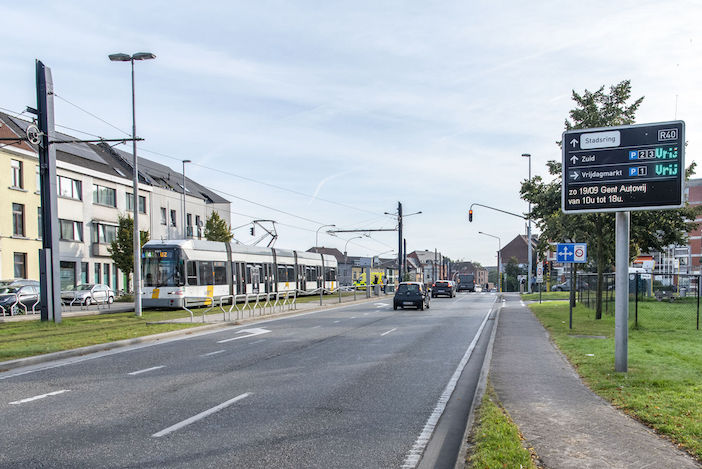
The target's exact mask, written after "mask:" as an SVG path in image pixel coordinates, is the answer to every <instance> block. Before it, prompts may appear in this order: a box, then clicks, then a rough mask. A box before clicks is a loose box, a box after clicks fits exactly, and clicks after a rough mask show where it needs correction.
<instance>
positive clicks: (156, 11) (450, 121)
mask: <svg viewBox="0 0 702 469" xmlns="http://www.w3.org/2000/svg"><path fill="white" fill-rule="evenodd" d="M0 18H2V27H0V40H1V41H2V44H3V46H4V47H3V52H2V54H0V71H2V73H0V109H2V110H5V111H12V112H18V113H20V112H22V111H23V110H24V109H25V107H26V106H28V105H29V106H32V107H34V106H36V88H35V87H36V85H35V79H36V78H35V60H36V59H39V60H41V61H42V62H44V64H45V65H47V66H48V67H50V68H51V70H52V74H53V80H54V91H55V93H56V98H55V116H56V124H57V126H60V127H57V129H58V130H60V131H62V132H66V133H69V134H72V135H76V136H80V137H86V138H92V137H90V135H98V136H101V137H103V138H120V137H123V136H125V135H129V134H130V133H131V124H132V122H131V118H132V114H131V81H130V69H129V64H128V63H119V62H110V61H109V60H108V58H107V56H108V54H112V53H117V52H124V53H129V54H132V53H135V52H152V53H154V54H155V55H156V59H155V60H150V61H144V62H138V63H136V66H135V68H136V125H137V134H138V136H140V137H142V138H144V139H145V140H144V142H141V143H140V144H139V150H138V152H139V155H140V156H144V157H146V158H150V159H152V160H154V161H157V162H159V163H162V164H166V165H168V166H170V167H172V168H173V169H174V170H177V171H180V170H181V167H182V163H181V160H183V159H190V160H192V161H193V163H190V164H188V166H187V168H186V174H187V176H188V177H191V178H193V179H194V180H196V181H198V182H200V183H202V184H203V185H206V186H207V187H209V188H211V189H213V190H215V191H217V192H218V193H219V194H221V195H222V196H223V197H225V198H227V199H229V200H231V202H232V226H233V227H235V228H236V229H235V230H234V234H235V238H236V239H237V240H239V241H240V242H242V243H246V244H249V243H251V242H252V241H254V239H255V238H257V237H258V234H259V233H260V231H259V232H257V233H256V235H257V236H255V237H251V236H250V234H249V227H250V226H251V225H250V222H251V220H253V219H272V220H275V221H276V222H277V223H276V228H277V233H278V235H279V238H278V240H277V242H276V246H277V247H281V248H290V249H303V250H304V249H308V248H310V247H312V246H313V245H314V244H315V237H316V235H317V229H318V228H320V227H322V226H323V225H326V224H334V225H336V228H337V229H344V230H349V229H381V228H382V229H392V228H395V227H396V224H397V219H396V217H395V216H393V215H386V214H385V213H386V212H387V213H390V214H394V213H395V212H396V209H397V204H398V202H402V205H403V211H404V213H405V214H410V213H414V212H418V211H421V212H422V213H421V214H417V215H414V216H411V217H406V218H405V219H404V235H405V238H406V239H407V248H408V251H413V250H415V249H418V250H423V249H428V250H432V251H433V250H434V249H437V250H439V251H440V252H442V253H443V254H444V255H446V256H449V257H450V258H452V259H454V260H458V259H461V260H470V261H477V262H480V263H481V264H483V265H496V256H495V253H496V251H497V248H498V239H496V238H494V237H491V236H485V235H481V234H479V233H478V232H479V231H482V232H485V233H489V234H491V235H493V236H496V237H498V238H499V242H501V244H502V246H504V245H505V244H507V243H508V242H509V241H510V240H512V239H513V238H514V237H515V236H517V235H518V234H525V224H524V221H523V220H522V219H520V218H518V217H514V216H510V215H506V214H503V213H500V212H496V211H492V210H489V209H485V208H482V207H475V208H474V218H473V222H472V223H469V222H468V216H467V215H468V209H469V206H470V205H471V204H472V203H478V204H483V205H488V206H492V207H495V208H499V209H500V210H504V211H508V212H513V213H519V214H524V213H525V212H526V211H527V209H528V205H527V203H526V202H525V201H524V200H521V199H520V197H519V188H520V184H521V182H522V181H523V180H525V179H526V178H527V177H528V173H529V159H528V158H524V157H522V156H521V155H522V154H523V153H529V154H531V155H532V156H531V172H532V175H533V176H535V175H541V176H544V177H547V171H546V162H547V161H548V160H559V161H560V160H561V152H560V149H559V147H558V146H557V145H556V143H555V142H556V141H558V140H560V138H561V134H562V132H563V130H564V121H565V119H566V118H567V117H568V112H569V111H570V110H571V109H572V108H573V107H574V102H573V101H572V99H571V96H572V92H573V90H575V91H576V92H578V93H582V92H583V91H584V90H586V89H587V90H591V91H594V90H597V89H598V88H599V87H601V86H603V85H604V86H606V87H609V86H611V85H615V84H617V83H619V82H621V81H622V80H626V79H628V80H631V83H632V97H633V98H634V99H635V98H638V97H641V96H644V97H645V99H644V101H643V103H642V105H641V107H640V108H639V111H638V113H637V123H647V122H663V121H670V120H674V119H681V120H684V121H685V124H686V139H687V141H688V147H687V155H686V164H689V163H690V162H692V161H697V162H700V160H698V159H697V156H698V149H699V148H701V147H700V139H701V138H702V130H701V128H700V124H701V123H702V122H701V119H702V113H700V110H701V106H702V89H701V88H700V86H699V81H700V78H699V77H700V76H702V73H701V72H702V59H700V57H702V49H701V47H700V45H701V43H702V37H700V35H701V33H700V28H699V24H701V23H702V2H695V1H683V0H671V1H660V0H659V1H646V0H637V1H628V0H624V1H616V0H615V1H612V0H608V1H599V0H592V1H588V2H582V1H577V2H576V1H569V0H559V1H537V2H523V1H516V0H515V1H512V0H504V1H499V0H498V1H475V0H473V1H449V0H447V1H441V2H439V1H427V0H423V1H382V0H381V1H378V0H373V1H366V0H354V1H335V2H323V1H295V2H290V1H283V0H276V1H266V0H263V1H256V2H243V1H227V2H217V1H210V2H205V3H203V4H200V3H198V2H181V1H168V2H166V1H150V2H143V1H141V2H135V1H129V0H125V1H122V2H118V3H114V2H111V3H108V2H99V1H76V0H65V1H62V2H49V1H41V0H40V1H35V2H29V3H28V2H3V3H2V4H0ZM24 116H25V117H29V116H28V115H27V114H24ZM79 131H80V132H81V133H79ZM82 132H85V133H82ZM122 148H123V149H124V150H125V151H131V146H127V147H122ZM328 229H330V228H328V227H324V228H321V229H320V231H319V245H320V246H326V247H336V248H338V249H339V250H341V251H342V252H343V251H344V248H345V247H346V248H347V250H348V254H349V255H357V256H376V255H380V256H381V257H394V256H396V255H397V233H396V232H379V233H373V234H372V236H371V237H361V238H355V237H356V236H361V235H362V233H359V234H348V233H343V234H342V233H340V234H337V235H336V236H330V235H329V234H327V233H326V231H327V230H328ZM266 242H267V241H266Z"/></svg>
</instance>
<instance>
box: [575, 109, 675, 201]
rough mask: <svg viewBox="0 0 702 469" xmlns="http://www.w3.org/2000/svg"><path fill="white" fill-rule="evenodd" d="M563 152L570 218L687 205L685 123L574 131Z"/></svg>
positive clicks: (662, 123) (661, 123) (673, 122)
mask: <svg viewBox="0 0 702 469" xmlns="http://www.w3.org/2000/svg"><path fill="white" fill-rule="evenodd" d="M562 146H563V185H562V187H563V189H562V194H561V207H562V209H563V212H564V213H590V212H622V211H631V210H654V209H665V208H679V207H682V206H683V204H684V197H683V191H684V177H685V123H684V122H683V121H672V122H660V123H655V124H642V125H626V126H621V127H604V128H599V129H578V130H568V131H566V132H563V144H562Z"/></svg>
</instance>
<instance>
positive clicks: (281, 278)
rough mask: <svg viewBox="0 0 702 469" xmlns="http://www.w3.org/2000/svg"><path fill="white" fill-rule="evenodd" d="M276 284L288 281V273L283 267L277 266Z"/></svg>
mask: <svg viewBox="0 0 702 469" xmlns="http://www.w3.org/2000/svg"><path fill="white" fill-rule="evenodd" d="M277 280H278V282H287V281H288V271H287V269H286V268H285V266H284V265H279V266H278V278H277Z"/></svg>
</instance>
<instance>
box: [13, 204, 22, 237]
mask: <svg viewBox="0 0 702 469" xmlns="http://www.w3.org/2000/svg"><path fill="white" fill-rule="evenodd" d="M12 235H13V236H24V205H22V204H12Z"/></svg>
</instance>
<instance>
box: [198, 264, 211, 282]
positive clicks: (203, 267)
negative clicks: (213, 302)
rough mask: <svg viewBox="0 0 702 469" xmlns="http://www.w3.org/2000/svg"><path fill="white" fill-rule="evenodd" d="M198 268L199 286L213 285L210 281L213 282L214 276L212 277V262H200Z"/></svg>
mask: <svg viewBox="0 0 702 469" xmlns="http://www.w3.org/2000/svg"><path fill="white" fill-rule="evenodd" d="M199 267H200V285H213V283H212V281H213V280H214V276H213V275H212V262H211V261H201V262H200V265H199Z"/></svg>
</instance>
